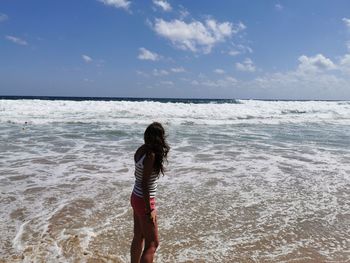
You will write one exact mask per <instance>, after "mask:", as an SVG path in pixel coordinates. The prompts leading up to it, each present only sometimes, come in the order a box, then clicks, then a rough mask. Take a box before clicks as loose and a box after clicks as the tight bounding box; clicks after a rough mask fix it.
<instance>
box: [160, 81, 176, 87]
mask: <svg viewBox="0 0 350 263" xmlns="http://www.w3.org/2000/svg"><path fill="white" fill-rule="evenodd" d="M160 83H161V84H163V85H167V86H174V82H172V81H170V80H163V81H161V82H160Z"/></svg>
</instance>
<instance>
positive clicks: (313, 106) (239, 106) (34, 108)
mask: <svg viewBox="0 0 350 263" xmlns="http://www.w3.org/2000/svg"><path fill="white" fill-rule="evenodd" d="M349 112H350V103H348V102H319V101H254V100H247V101H244V100H242V101H240V103H222V104H210V103H209V104H191V103H161V102H150V101H143V102H130V101H109V102H106V101H45V100H22V101H21V100H19V101H12V100H0V122H10V123H20V124H24V123H25V122H27V123H29V124H34V123H37V124H44V123H52V122H68V123H100V122H104V123H106V122H107V123H124V124H133V123H139V124H147V123H148V122H149V119H154V118H156V119H160V120H161V121H163V122H171V123H181V124H184V125H189V124H191V123H195V124H216V123H218V124H225V123H226V124H231V123H241V122H247V121H249V122H252V123H271V122H277V123H279V122H320V121H323V122H327V121H330V122H334V121H338V122H339V121H341V122H342V123H344V122H345V121H346V122H349V121H350V114H349Z"/></svg>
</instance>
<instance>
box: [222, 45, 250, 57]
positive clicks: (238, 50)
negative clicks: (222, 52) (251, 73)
mask: <svg viewBox="0 0 350 263" xmlns="http://www.w3.org/2000/svg"><path fill="white" fill-rule="evenodd" d="M245 53H249V54H251V53H253V49H252V48H251V47H249V46H245V45H242V44H239V45H234V46H233V48H232V49H231V50H230V51H229V52H228V54H229V55H230V56H233V57H234V56H237V55H240V54H245Z"/></svg>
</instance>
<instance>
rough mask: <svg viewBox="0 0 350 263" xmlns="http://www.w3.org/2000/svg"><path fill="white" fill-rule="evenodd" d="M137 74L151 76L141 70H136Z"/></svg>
mask: <svg viewBox="0 0 350 263" xmlns="http://www.w3.org/2000/svg"><path fill="white" fill-rule="evenodd" d="M136 74H137V75H140V76H142V77H146V78H148V77H149V75H148V74H147V73H146V72H143V71H141V70H136Z"/></svg>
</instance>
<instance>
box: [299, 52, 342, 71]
mask: <svg viewBox="0 0 350 263" xmlns="http://www.w3.org/2000/svg"><path fill="white" fill-rule="evenodd" d="M298 60H299V62H300V64H299V66H298V70H299V71H301V72H306V73H307V72H310V71H322V70H331V69H335V68H336V66H335V64H334V63H333V62H332V61H331V60H330V59H329V58H326V57H325V56H323V55H322V54H317V55H316V56H314V57H308V56H305V55H302V56H300V57H299V58H298Z"/></svg>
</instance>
